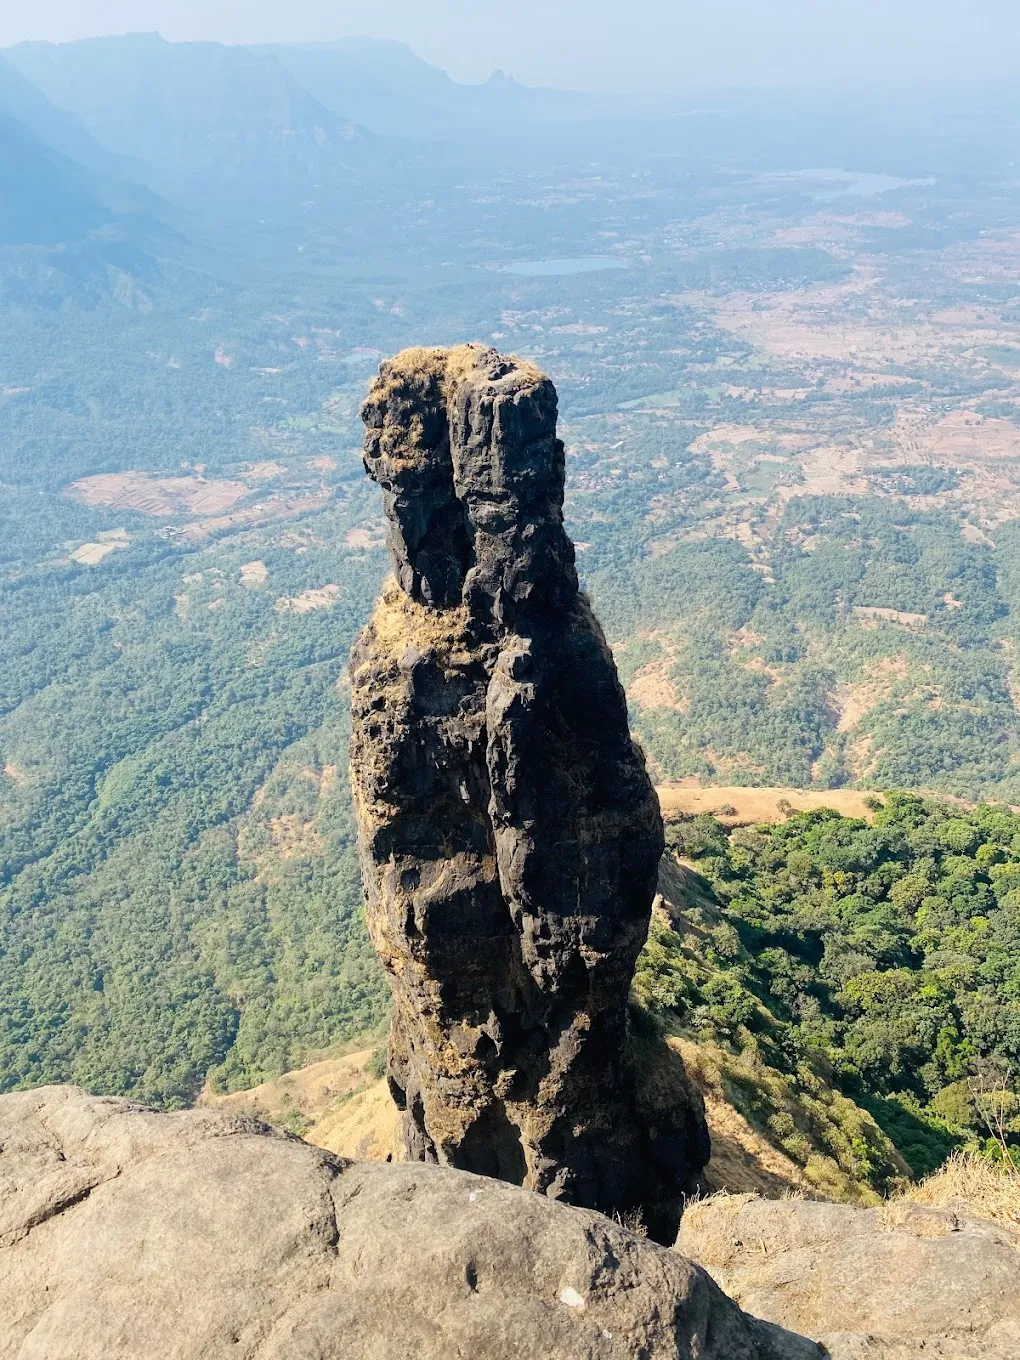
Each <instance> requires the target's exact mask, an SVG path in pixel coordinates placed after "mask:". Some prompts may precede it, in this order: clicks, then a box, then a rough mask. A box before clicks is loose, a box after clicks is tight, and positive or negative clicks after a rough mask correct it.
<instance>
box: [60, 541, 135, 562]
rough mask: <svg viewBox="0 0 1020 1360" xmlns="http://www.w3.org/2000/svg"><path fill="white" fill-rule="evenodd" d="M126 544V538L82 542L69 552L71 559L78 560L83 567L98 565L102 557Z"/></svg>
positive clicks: (124, 546)
mask: <svg viewBox="0 0 1020 1360" xmlns="http://www.w3.org/2000/svg"><path fill="white" fill-rule="evenodd" d="M127 546H128V542H127V539H122V540H117V541H116V542H113V543H83V544H82V545H81V547H80V548H75V550H74V552H73V553H71V555H70V556H71V561H72V562H78V563H79V564H80V565H81V566H83V567H98V566H99V564H100V562H102V560H103V558H104V557H109V555H110V553H112V552H116V551H117V549H118V548H126V547H127Z"/></svg>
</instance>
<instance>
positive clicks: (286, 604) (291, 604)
mask: <svg viewBox="0 0 1020 1360" xmlns="http://www.w3.org/2000/svg"><path fill="white" fill-rule="evenodd" d="M339 598H340V587H339V586H338V585H336V584H335V582H332V581H331V582H330V583H329V585H325V586H313V587H312V589H310V590H303V591H302V592H301V594H300V595H290V596H288V595H283V596H281V597H280V599H278V600H277V601H276V604H275V605H274V606H273V608H274V609H276V611H277V613H280V614H311V613H312V612H313V611H314V610H316V609H332V607H333V605H335V604H336V602H337V600H338V599H339Z"/></svg>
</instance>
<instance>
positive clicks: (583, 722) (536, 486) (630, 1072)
mask: <svg viewBox="0 0 1020 1360" xmlns="http://www.w3.org/2000/svg"><path fill="white" fill-rule="evenodd" d="M362 416H363V419H364V422H365V426H366V441H365V466H366V468H367V470H368V472H369V474H370V476H371V477H372V478H373V479H374V480H375V481H376V482H378V483H379V485H380V487H381V488H382V491H383V504H384V508H385V511H386V515H387V518H388V521H389V531H388V545H389V548H390V553H391V556H392V559H393V567H394V578H395V579H394V580H393V582H392V583H391V584H390V586H389V587H388V589H387V590H386V592H385V594H384V596H383V598H382V600H381V601H380V602H379V604H378V605H377V607H376V610H375V613H374V615H373V618H372V621H371V622H370V624H369V626H368V628H367V629H366V630H365V632H364V633H363V634H362V636H361V638H360V639H359V641H358V642H357V643H356V645H355V647H354V650H353V652H352V655H351V710H352V736H351V784H352V789H353V793H354V802H355V809H356V813H357V821H358V832H359V845H360V849H361V859H362V872H363V878H364V883H365V891H366V899H367V908H366V914H367V918H368V924H369V929H370V932H371V935H372V941H373V943H374V945H375V947H376V950H377V951H378V953H379V956H380V958H381V959H382V962H383V964H384V966H385V967H386V969H387V972H388V974H389V978H390V984H391V988H392V991H393V997H394V1003H395V1004H394V1019H393V1025H392V1031H391V1038H390V1059H389V1082H390V1089H391V1091H392V1093H393V1095H394V1098H395V1100H396V1102H397V1104H398V1106H399V1107H400V1109H401V1111H402V1131H401V1137H402V1142H403V1147H404V1153H405V1155H406V1156H408V1157H409V1158H410V1159H412V1160H423V1161H438V1162H440V1163H442V1164H444V1165H447V1166H452V1167H458V1168H460V1169H462V1170H467V1171H474V1172H479V1173H482V1174H485V1175H489V1176H496V1177H499V1178H501V1179H503V1180H508V1181H513V1182H517V1183H519V1184H523V1185H525V1186H528V1187H529V1188H532V1189H536V1190H540V1191H543V1192H544V1193H545V1194H547V1195H549V1196H550V1197H552V1198H561V1199H565V1200H567V1201H568V1202H570V1203H573V1204H579V1205H583V1206H586V1207H590V1208H597V1209H600V1210H602V1211H604V1212H606V1213H617V1214H620V1215H624V1216H629V1215H640V1217H641V1218H642V1220H643V1221H644V1223H645V1225H646V1226H647V1228H648V1230H649V1231H650V1232H651V1233H652V1235H653V1236H655V1237H656V1238H657V1239H658V1240H660V1241H667V1242H671V1241H672V1240H673V1237H674V1236H675V1232H676V1226H677V1222H678V1220H679V1213H680V1208H681V1204H682V1198H683V1195H684V1193H685V1192H687V1191H689V1190H691V1189H692V1188H693V1187H694V1186H695V1184H696V1182H697V1178H698V1173H699V1171H700V1170H701V1168H702V1167H703V1166H704V1165H705V1163H706V1162H707V1161H708V1157H709V1151H710V1149H709V1142H708V1134H707V1129H706V1126H705V1121H704V1113H703V1108H702V1105H701V1102H700V1098H699V1097H698V1096H697V1094H696V1092H695V1091H694V1090H693V1089H692V1088H691V1087H690V1086H689V1085H688V1083H687V1082H686V1080H685V1077H684V1072H683V1065H682V1062H681V1061H680V1060H679V1059H678V1058H677V1057H676V1055H675V1054H671V1053H670V1051H669V1050H668V1049H666V1047H665V1045H662V1044H660V1045H659V1048H658V1050H656V1051H653V1048H654V1045H650V1044H649V1043H644V1044H642V1042H641V1041H640V1036H636V1035H634V1034H633V1033H632V1032H631V1029H630V1026H629V1024H628V993H629V987H630V982H631V978H632V976H633V973H634V965H635V961H636V959H637V956H638V953H639V951H640V950H641V947H642V945H643V944H644V941H645V938H646V936H647V933H648V923H649V916H650V912H651V905H652V898H653V896H654V894H655V888H656V873H657V869H658V864H659V859H660V857H661V854H662V849H663V832H662V822H661V818H660V815H659V806H658V801H657V799H656V796H655V790H654V788H653V787H652V784H651V781H650V779H649V777H648V774H647V773H646V770H645V761H644V756H643V755H642V753H641V751H640V749H639V748H638V747H637V746H636V745H635V743H634V742H633V741H632V739H631V736H630V732H629V730H628V726H627V704H626V699H625V696H624V693H623V690H622V688H621V686H620V683H619V681H618V679H617V675H616V669H615V666H614V664H613V658H612V654H611V652H610V650H609V648H608V646H607V645H606V641H605V638H604V637H603V634H602V631H601V629H600V628H599V625H598V623H597V621H596V619H595V617H594V616H593V614H592V611H591V608H590V606H589V605H588V602H587V600H586V599H585V598H584V596H583V595H582V594H580V593H579V590H578V581H577V573H576V571H575V568H574V549H573V545H572V544H571V542H570V540H569V538H568V537H567V535H566V533H565V532H564V528H563V482H564V452H563V445H562V443H561V442H560V440H559V439H558V438H557V437H556V390H555V388H554V387H553V385H552V383H551V382H550V381H549V379H548V378H546V377H545V376H544V375H543V374H541V373H539V372H538V371H537V370H536V369H535V368H534V367H533V366H532V365H530V364H526V363H523V362H521V361H520V360H517V359H515V358H512V357H506V356H503V355H500V354H497V353H496V351H495V350H492V349H486V348H485V347H484V346H481V345H466V346H462V347H461V348H460V349H456V350H452V351H445V350H409V351H406V352H405V353H403V354H401V355H398V356H397V358H395V359H392V360H389V361H388V362H386V363H384V364H383V366H382V369H381V372H380V376H379V378H378V380H377V381H376V383H375V384H374V386H373V387H372V389H371V391H370V393H369V396H368V399H367V400H366V402H365V405H364V408H363V411H362Z"/></svg>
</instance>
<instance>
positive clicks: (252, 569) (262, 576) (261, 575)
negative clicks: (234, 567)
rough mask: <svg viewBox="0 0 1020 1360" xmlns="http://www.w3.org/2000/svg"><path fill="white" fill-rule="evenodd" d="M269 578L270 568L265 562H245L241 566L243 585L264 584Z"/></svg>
mask: <svg viewBox="0 0 1020 1360" xmlns="http://www.w3.org/2000/svg"><path fill="white" fill-rule="evenodd" d="M268 580H269V568H268V567H267V566H266V564H265V562H260V561H255V562H245V564H244V565H243V566H242V568H241V584H242V585H243V586H264V585H265V583H266V582H267V581H268Z"/></svg>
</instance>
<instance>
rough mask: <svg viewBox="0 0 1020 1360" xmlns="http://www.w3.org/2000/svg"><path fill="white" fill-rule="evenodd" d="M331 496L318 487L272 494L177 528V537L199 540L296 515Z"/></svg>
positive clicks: (317, 507) (175, 532) (192, 541)
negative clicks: (287, 494)
mask: <svg viewBox="0 0 1020 1360" xmlns="http://www.w3.org/2000/svg"><path fill="white" fill-rule="evenodd" d="M329 499H330V492H329V491H316V492H313V493H312V494H310V495H307V496H294V497H282V496H275V495H274V496H272V497H270V498H269V499H268V500H267V502H266V503H265V504H262V505H253V506H251V507H250V508H249V509H246V510H237V511H235V512H234V514H232V515H217V516H214V517H213V518H211V519H203V520H199V521H198V523H196V524H188V525H185V527H184V528H183V529H177V530H174V534H175V535H176V537H177V538H179V539H181V540H182V541H184V542H188V543H197V542H198V541H200V540H201V539H203V538H208V537H209V535H210V534H222V533H229V532H232V533H237V532H239V531H240V530H242V529H247V528H251V527H253V526H255V525H262V524H272V523H274V522H275V521H278V520H282V519H296V518H297V517H298V516H299V515H305V514H307V513H308V512H309V511H311V510H321V509H322V507H323V506H324V505H325V504H326V502H327V501H328V500H329Z"/></svg>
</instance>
